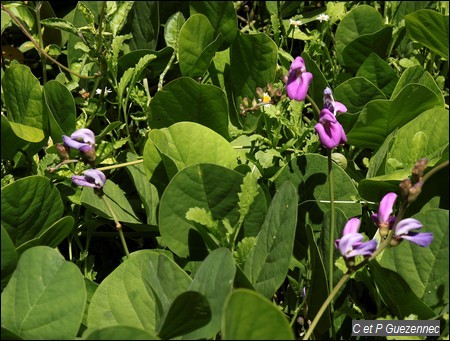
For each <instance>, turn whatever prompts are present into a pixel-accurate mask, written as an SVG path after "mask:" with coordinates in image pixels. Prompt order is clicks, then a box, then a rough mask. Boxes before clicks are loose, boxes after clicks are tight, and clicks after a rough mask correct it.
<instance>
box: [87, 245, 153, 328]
mask: <svg viewBox="0 0 450 341" xmlns="http://www.w3.org/2000/svg"><path fill="white" fill-rule="evenodd" d="M155 259H158V253H156V252H154V251H150V250H142V251H137V252H133V253H131V254H130V257H129V258H128V259H126V260H125V261H124V262H123V263H122V264H120V265H119V266H118V267H117V268H116V269H114V271H113V272H111V273H110V274H109V275H108V276H107V277H106V278H105V279H104V280H103V281H102V282H101V283H100V285H99V287H98V288H97V290H96V291H95V293H94V295H93V296H92V300H91V303H90V306H89V312H88V318H87V326H88V328H96V329H97V328H105V327H112V326H130V327H135V328H139V329H141V330H142V329H143V330H150V331H153V330H155V326H156V303H155V296H154V294H153V292H152V290H151V288H150V287H149V286H148V284H147V280H148V278H147V277H148V276H149V275H151V276H152V277H153V276H155V274H150V273H149V271H148V267H149V264H152V262H155Z"/></svg>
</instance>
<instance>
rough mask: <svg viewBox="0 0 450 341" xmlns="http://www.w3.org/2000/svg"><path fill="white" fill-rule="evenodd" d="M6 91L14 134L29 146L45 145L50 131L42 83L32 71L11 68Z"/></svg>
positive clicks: (4, 83) (8, 73) (7, 77)
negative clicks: (46, 136)
mask: <svg viewBox="0 0 450 341" xmlns="http://www.w3.org/2000/svg"><path fill="white" fill-rule="evenodd" d="M2 88H3V93H4V98H5V105H6V109H7V112H8V120H9V121H10V124H11V128H12V130H13V131H14V133H15V134H16V135H17V136H18V137H20V138H22V139H24V140H26V141H29V142H40V141H42V140H43V139H44V129H46V122H45V118H44V101H43V98H42V91H41V85H40V83H39V80H38V79H37V78H36V77H35V76H34V75H33V74H32V73H31V70H30V68H29V67H28V66H25V65H20V64H15V65H11V66H10V67H9V68H7V69H6V71H5V74H4V76H3V78H2Z"/></svg>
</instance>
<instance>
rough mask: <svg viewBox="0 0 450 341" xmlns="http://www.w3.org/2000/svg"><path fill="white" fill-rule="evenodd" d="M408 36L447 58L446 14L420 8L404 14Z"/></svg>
mask: <svg viewBox="0 0 450 341" xmlns="http://www.w3.org/2000/svg"><path fill="white" fill-rule="evenodd" d="M405 27H406V32H407V34H408V36H409V37H410V38H411V39H412V40H415V41H418V42H419V43H421V44H422V45H423V46H425V47H427V48H429V49H430V50H431V51H433V52H435V53H437V54H438V55H439V56H441V57H442V58H444V59H445V60H448V15H446V16H444V15H442V14H440V13H439V12H437V11H435V10H431V9H421V10H418V11H415V12H414V13H411V14H408V15H406V16H405Z"/></svg>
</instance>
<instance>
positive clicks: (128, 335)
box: [82, 326, 160, 340]
mask: <svg viewBox="0 0 450 341" xmlns="http://www.w3.org/2000/svg"><path fill="white" fill-rule="evenodd" d="M82 340H160V339H159V338H158V337H157V336H155V335H153V334H150V333H149V332H148V331H145V330H142V329H139V328H136V327H128V326H112V327H105V328H99V329H87V330H86V331H85V332H84V333H83V337H82Z"/></svg>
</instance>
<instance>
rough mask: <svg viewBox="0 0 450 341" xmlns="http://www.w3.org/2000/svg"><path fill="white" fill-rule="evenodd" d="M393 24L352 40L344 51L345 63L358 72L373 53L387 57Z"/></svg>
mask: <svg viewBox="0 0 450 341" xmlns="http://www.w3.org/2000/svg"><path fill="white" fill-rule="evenodd" d="M392 30H393V28H392V27H391V26H387V27H383V28H382V29H380V30H379V31H376V32H374V33H372V34H366V35H362V36H360V37H358V38H356V39H355V40H353V41H352V42H350V43H349V44H348V45H347V46H346V47H345V48H344V51H343V52H342V59H343V63H344V65H345V66H346V67H348V68H349V69H351V70H352V71H353V72H356V71H357V70H358V69H359V68H360V66H361V65H362V64H363V63H364V61H365V60H366V59H367V58H368V57H369V55H370V54H371V53H376V54H377V55H378V56H380V57H381V58H382V59H387V57H388V53H389V46H390V45H391V40H392Z"/></svg>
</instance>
